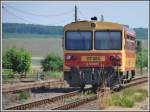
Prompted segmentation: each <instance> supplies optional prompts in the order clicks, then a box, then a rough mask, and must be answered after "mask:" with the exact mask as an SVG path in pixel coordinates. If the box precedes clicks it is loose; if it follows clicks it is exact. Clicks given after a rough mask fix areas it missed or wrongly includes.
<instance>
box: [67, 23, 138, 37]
mask: <svg viewBox="0 0 150 112" xmlns="http://www.w3.org/2000/svg"><path fill="white" fill-rule="evenodd" d="M93 23H94V24H95V25H96V27H95V29H112V30H113V29H114V30H123V29H124V30H125V31H126V32H127V33H129V34H131V35H132V36H135V31H134V30H133V29H130V28H129V26H128V25H124V24H119V23H114V22H106V21H77V22H72V23H69V24H67V25H65V26H64V29H65V30H75V29H77V30H78V29H83V30H91V29H93V28H92V27H91V25H92V24H93Z"/></svg>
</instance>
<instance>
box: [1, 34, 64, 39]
mask: <svg viewBox="0 0 150 112" xmlns="http://www.w3.org/2000/svg"><path fill="white" fill-rule="evenodd" d="M10 38H18V39H26V38H28V39H30V38H33V39H34V38H62V35H54V34H53V35H49V34H29V33H3V39H10Z"/></svg>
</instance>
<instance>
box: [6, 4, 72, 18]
mask: <svg viewBox="0 0 150 112" xmlns="http://www.w3.org/2000/svg"><path fill="white" fill-rule="evenodd" d="M5 7H7V8H10V9H14V10H15V11H18V12H21V13H25V14H28V15H32V16H40V17H48V16H51V17H54V16H64V15H68V14H71V13H72V12H73V10H71V11H67V12H62V13H59V14H45V15H44V14H36V13H33V12H28V11H24V10H21V9H18V8H15V7H12V6H10V5H5Z"/></svg>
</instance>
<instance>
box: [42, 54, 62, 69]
mask: <svg viewBox="0 0 150 112" xmlns="http://www.w3.org/2000/svg"><path fill="white" fill-rule="evenodd" d="M41 65H42V68H43V71H60V70H62V68H63V60H62V58H61V57H59V56H58V55H56V54H54V53H51V54H49V55H48V56H47V57H46V58H45V59H44V60H42V61H41Z"/></svg>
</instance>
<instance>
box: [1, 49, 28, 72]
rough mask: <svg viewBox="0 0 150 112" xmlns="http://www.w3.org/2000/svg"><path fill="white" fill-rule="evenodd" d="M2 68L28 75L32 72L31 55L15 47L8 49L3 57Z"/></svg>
mask: <svg viewBox="0 0 150 112" xmlns="http://www.w3.org/2000/svg"><path fill="white" fill-rule="evenodd" d="M2 66H3V68H6V69H12V70H13V72H17V73H19V74H26V73H27V72H28V71H29V70H30V66H31V54H30V53H29V52H26V51H25V50H23V49H20V50H19V49H16V48H15V47H13V48H11V49H8V50H7V51H6V52H5V54H4V55H3V58H2Z"/></svg>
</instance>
